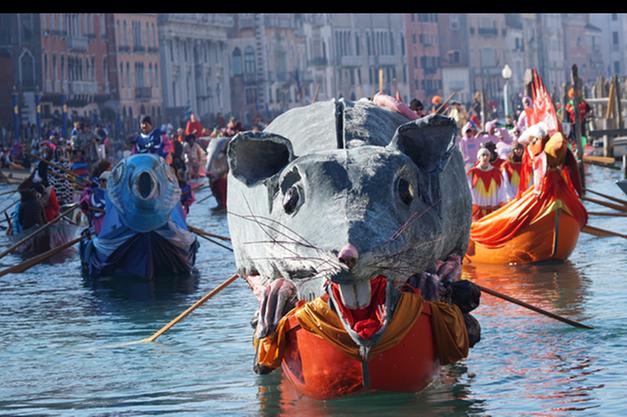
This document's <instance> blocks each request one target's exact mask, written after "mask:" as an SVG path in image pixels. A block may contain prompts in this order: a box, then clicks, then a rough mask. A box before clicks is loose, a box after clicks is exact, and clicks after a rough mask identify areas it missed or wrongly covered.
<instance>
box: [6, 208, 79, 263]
mask: <svg viewBox="0 0 627 417" xmlns="http://www.w3.org/2000/svg"><path fill="white" fill-rule="evenodd" d="M78 207H79V205H78V203H74V204H72V205H71V206H70V208H68V209H67V210H65V211H64V212H62V213H59V215H58V216H57V217H55V218H54V219H52V220H50V221H49V222H48V223H46V224H45V225H43V226H41V227H40V228H39V229H37V230H35V231H34V232H33V233H31V234H29V235H28V236H26V237H24V238H22V239H20V240H19V241H18V242H17V243H15V244H14V245H13V246H11V247H10V248H9V249H7V250H5V251H3V252H2V253H0V258H3V257H5V256H6V255H8V254H9V253H11V252H13V251H14V250H15V249H17V248H18V247H19V246H20V245H21V244H22V243H24V242H26V241H27V240H29V239H30V238H32V237H33V236H35V235H36V234H38V233H40V232H42V231H44V230H46V229H48V228H49V227H50V226H52V225H53V224H55V223H56V222H58V221H59V220H61V218H62V217H63V216H65V215H67V214H69V213H71V212H72V211H74V210H76V209H77V208H78Z"/></svg>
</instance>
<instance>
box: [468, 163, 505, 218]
mask: <svg viewBox="0 0 627 417" xmlns="http://www.w3.org/2000/svg"><path fill="white" fill-rule="evenodd" d="M466 175H467V176H468V182H469V186H470V194H471V195H472V220H473V221H476V220H479V219H480V218H482V217H483V216H485V215H487V214H489V213H492V212H493V211H494V210H497V209H498V208H499V207H500V206H502V205H503V203H504V202H505V201H506V200H507V195H506V190H505V183H504V181H503V174H502V173H501V171H499V170H498V169H497V168H495V167H493V166H490V167H489V168H488V169H487V170H483V169H481V168H479V167H478V166H475V167H472V168H470V169H469V170H468V173H467V174H466Z"/></svg>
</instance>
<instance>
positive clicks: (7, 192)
mask: <svg viewBox="0 0 627 417" xmlns="http://www.w3.org/2000/svg"><path fill="white" fill-rule="evenodd" d="M16 192H17V188H16V189H15V190H9V191H5V192H3V193H0V195H7V194H13V193H16Z"/></svg>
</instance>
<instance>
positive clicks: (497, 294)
mask: <svg viewBox="0 0 627 417" xmlns="http://www.w3.org/2000/svg"><path fill="white" fill-rule="evenodd" d="M473 284H475V285H476V286H477V288H479V289H480V290H481V291H483V292H485V293H487V294H490V295H493V296H494V297H498V298H501V299H503V300H506V301H509V302H510V303H514V304H518V305H519V306H522V307H525V308H528V309H529V310H533V311H535V312H536V313H540V314H544V315H545V316H547V317H551V318H552V319H555V320H559V321H561V322H564V323H567V324H570V325H571V326H575V327H579V328H582V329H593V327H590V326H586V325H585V324H581V323H579V322H576V321H573V320H570V319H567V318H566V317H562V316H558V315H557V314H554V313H551V312H550V311H546V310H543V309H541V308H539V307H536V306H534V305H531V304H527V303H525V302H524V301H521V300H518V299H516V298H513V297H510V296H509V295H505V294H503V293H500V292H498V291H494V290H493V289H490V288H486V287H484V286H482V285H479V284H477V283H473Z"/></svg>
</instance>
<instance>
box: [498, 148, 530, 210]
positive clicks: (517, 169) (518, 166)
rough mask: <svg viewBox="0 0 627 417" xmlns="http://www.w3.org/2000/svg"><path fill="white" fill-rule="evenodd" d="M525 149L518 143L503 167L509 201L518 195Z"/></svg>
mask: <svg viewBox="0 0 627 417" xmlns="http://www.w3.org/2000/svg"><path fill="white" fill-rule="evenodd" d="M524 152H525V147H524V146H523V145H522V144H521V143H516V144H515V145H514V148H513V149H512V150H511V152H510V154H509V156H508V158H507V159H506V160H505V162H503V164H502V165H501V170H502V171H503V175H504V177H505V180H506V181H505V186H506V189H507V199H508V200H511V199H513V198H515V197H516V195H517V194H518V189H519V187H520V185H521V177H522V168H523V165H522V158H523V153H524Z"/></svg>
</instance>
